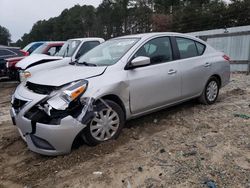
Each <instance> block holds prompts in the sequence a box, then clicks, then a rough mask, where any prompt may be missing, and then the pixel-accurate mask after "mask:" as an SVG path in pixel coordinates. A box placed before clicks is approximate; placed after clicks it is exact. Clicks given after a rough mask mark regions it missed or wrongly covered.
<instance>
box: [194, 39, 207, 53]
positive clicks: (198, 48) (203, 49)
mask: <svg viewBox="0 0 250 188" xmlns="http://www.w3.org/2000/svg"><path fill="white" fill-rule="evenodd" d="M195 44H196V47H197V50H198V54H199V55H202V54H203V53H204V51H205V49H206V46H205V45H204V44H201V43H199V42H195Z"/></svg>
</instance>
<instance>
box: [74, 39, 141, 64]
mask: <svg viewBox="0 0 250 188" xmlns="http://www.w3.org/2000/svg"><path fill="white" fill-rule="evenodd" d="M138 40H139V39H138V38H123V39H113V40H109V41H106V42H104V43H102V44H100V45H99V46H97V47H95V48H93V49H92V50H90V51H89V52H88V53H86V54H85V55H83V56H82V57H81V58H80V59H79V61H78V63H79V64H86V63H88V64H94V65H96V66H110V65H113V64H115V63H117V62H118V60H119V59H121V58H122V56H123V55H124V54H125V53H126V52H127V51H128V50H129V49H130V48H131V47H132V46H133V45H134V44H135V43H136V42H137V41H138Z"/></svg>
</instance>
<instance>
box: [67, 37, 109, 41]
mask: <svg viewBox="0 0 250 188" xmlns="http://www.w3.org/2000/svg"><path fill="white" fill-rule="evenodd" d="M69 40H80V41H90V40H99V41H104V39H103V38H97V37H87V38H73V39H69Z"/></svg>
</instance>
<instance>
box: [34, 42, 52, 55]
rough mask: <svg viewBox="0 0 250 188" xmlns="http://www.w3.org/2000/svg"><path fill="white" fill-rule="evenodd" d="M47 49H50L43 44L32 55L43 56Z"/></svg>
mask: <svg viewBox="0 0 250 188" xmlns="http://www.w3.org/2000/svg"><path fill="white" fill-rule="evenodd" d="M47 47H48V45H47V44H43V45H41V46H39V47H38V48H37V49H35V50H34V51H33V52H32V53H31V54H42V53H43V52H44V50H45V49H46V48H47Z"/></svg>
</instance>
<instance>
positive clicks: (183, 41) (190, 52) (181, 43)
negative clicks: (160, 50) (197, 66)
mask: <svg viewBox="0 0 250 188" xmlns="http://www.w3.org/2000/svg"><path fill="white" fill-rule="evenodd" d="M176 42H177V46H178V49H179V52H180V58H181V59H185V58H190V57H195V56H199V55H201V54H202V53H203V52H204V48H205V47H204V46H203V48H202V46H199V48H200V50H198V49H197V48H198V47H197V46H196V45H197V44H196V43H197V42H195V41H193V40H191V39H187V38H181V37H176ZM200 45H202V44H200Z"/></svg>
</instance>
